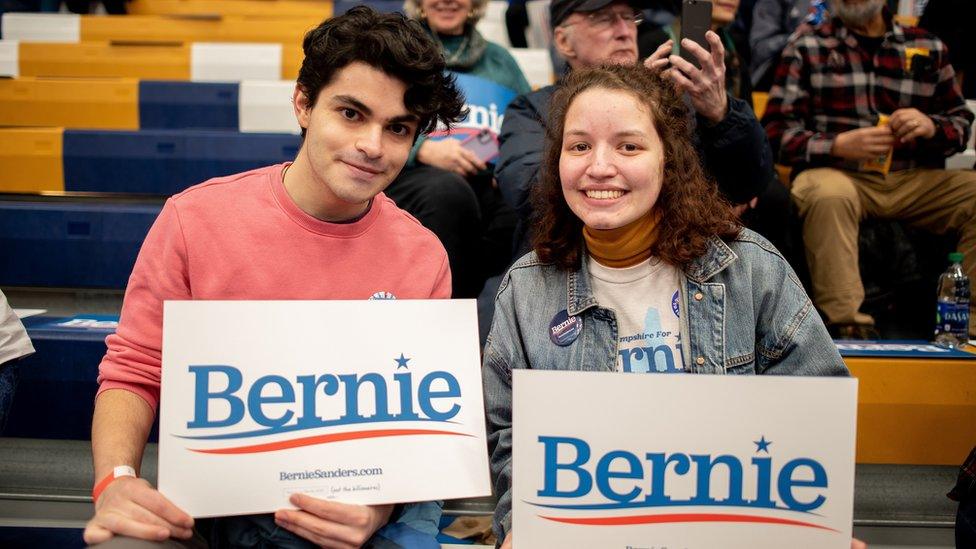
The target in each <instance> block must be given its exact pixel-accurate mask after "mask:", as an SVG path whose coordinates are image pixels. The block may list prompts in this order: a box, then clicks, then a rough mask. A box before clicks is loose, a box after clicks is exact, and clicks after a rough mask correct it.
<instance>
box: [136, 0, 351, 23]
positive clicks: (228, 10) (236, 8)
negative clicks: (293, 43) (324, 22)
mask: <svg viewBox="0 0 976 549" xmlns="http://www.w3.org/2000/svg"><path fill="white" fill-rule="evenodd" d="M127 7H128V11H129V13H130V14H133V15H191V16H214V15H223V16H226V15H249V16H261V17H264V18H268V19H273V18H276V17H301V16H312V17H318V18H319V19H325V18H326V17H329V16H330V15H331V14H332V2H330V1H328V0H130V2H129V3H128V4H127Z"/></svg>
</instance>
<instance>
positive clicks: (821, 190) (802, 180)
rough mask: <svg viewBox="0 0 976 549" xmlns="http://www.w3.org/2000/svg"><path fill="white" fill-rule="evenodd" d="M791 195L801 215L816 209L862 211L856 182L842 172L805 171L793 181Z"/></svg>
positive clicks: (824, 169)
mask: <svg viewBox="0 0 976 549" xmlns="http://www.w3.org/2000/svg"><path fill="white" fill-rule="evenodd" d="M790 195H791V197H792V199H793V201H794V202H795V203H796V205H797V208H798V210H799V212H800V214H801V215H805V214H806V213H807V212H808V211H809V210H810V209H811V208H814V207H828V208H842V209H846V210H850V211H853V212H855V213H858V212H859V211H860V199H859V197H858V194H857V189H856V188H855V186H854V181H853V180H852V179H851V178H850V177H849V176H847V174H845V173H844V172H842V171H840V170H835V169H831V168H816V169H812V170H806V171H803V172H801V173H800V175H798V176H797V177H796V179H795V180H793V186H792V188H791V189H790Z"/></svg>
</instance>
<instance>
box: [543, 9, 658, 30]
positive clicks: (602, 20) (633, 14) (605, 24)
mask: <svg viewBox="0 0 976 549" xmlns="http://www.w3.org/2000/svg"><path fill="white" fill-rule="evenodd" d="M617 20H620V21H623V22H624V23H627V24H632V25H634V26H635V27H636V26H637V25H640V24H641V23H642V22H643V21H644V14H643V13H642V12H640V11H613V10H601V11H594V12H591V13H587V14H586V16H585V21H586V23H587V24H588V25H589V26H590V27H592V28H593V29H594V30H606V29H609V28H610V27H612V26H613V25H614V24H615V23H616V22H617ZM576 23H580V21H574V22H570V23H563V24H562V25H560V26H561V27H569V26H572V25H575V24H576Z"/></svg>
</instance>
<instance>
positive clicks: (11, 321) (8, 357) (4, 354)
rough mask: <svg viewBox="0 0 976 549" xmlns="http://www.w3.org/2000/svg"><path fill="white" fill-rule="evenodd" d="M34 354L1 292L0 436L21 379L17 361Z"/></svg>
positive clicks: (18, 320) (20, 324) (22, 329)
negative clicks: (18, 381)
mask: <svg viewBox="0 0 976 549" xmlns="http://www.w3.org/2000/svg"><path fill="white" fill-rule="evenodd" d="M33 353H34V346H33V345H32V344H31V341H30V338H29V337H27V331H26V330H24V325H23V323H21V321H20V318H18V317H17V315H16V314H15V313H14V311H13V309H11V308H10V305H9V304H8V303H7V296H5V295H3V292H0V436H2V435H3V431H4V428H5V427H6V425H7V414H8V413H9V412H10V405H11V404H12V402H13V398H14V392H15V391H16V390H17V380H18V379H19V378H20V376H19V372H18V365H17V361H18V360H20V359H22V358H24V357H25V356H27V355H30V354H33Z"/></svg>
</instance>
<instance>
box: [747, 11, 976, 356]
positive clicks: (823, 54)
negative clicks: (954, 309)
mask: <svg viewBox="0 0 976 549" xmlns="http://www.w3.org/2000/svg"><path fill="white" fill-rule="evenodd" d="M831 13H832V14H833V17H832V18H831V19H829V20H827V21H825V22H824V23H822V24H821V25H819V26H816V27H811V26H808V25H804V26H802V27H801V28H800V29H799V30H798V31H797V34H796V35H795V36H794V37H793V39H792V40H791V41H790V43H789V44H788V45H787V47H786V49H785V50H784V52H783V57H782V60H781V61H780V64H779V66H778V67H777V69H776V78H775V79H774V82H773V88H772V90H771V92H770V98H769V104H768V105H767V107H766V114H765V117H764V118H763V122H764V123H765V125H766V131H767V133H768V135H769V140H770V143H771V144H772V145H773V147H774V149H775V150H777V151H778V157H779V161H780V162H781V163H783V164H786V165H789V166H791V167H792V168H793V173H794V174H798V175H796V178H795V180H794V181H793V185H792V188H791V194H792V197H793V200H794V202H795V203H796V205H797V207H798V211H799V214H800V216H801V217H802V218H803V242H804V245H805V247H806V255H807V262H808V264H809V267H810V275H811V280H812V283H813V301H814V303H815V304H816V305H817V307H818V308H819V309H820V310H821V312H822V313H823V314H824V316H825V317H826V318H827V321H828V325H829V327H830V329H831V330H832V332H833V334H834V335H835V336H836V337H843V338H869V337H872V336H874V335H875V332H874V330H873V325H874V319H873V318H872V317H871V316H869V315H867V314H864V313H863V312H861V311H860V307H861V305H862V302H863V301H864V287H863V285H862V282H861V277H860V273H859V271H858V247H857V243H858V228H859V222H860V221H861V220H863V219H865V218H868V217H882V218H888V219H900V220H904V221H905V222H907V223H909V224H910V225H913V226H917V227H920V228H923V229H926V230H930V231H933V232H936V233H940V234H942V233H946V232H949V231H953V232H954V231H958V232H959V233H960V239H959V246H958V249H959V250H960V251H961V252H963V254H965V255H964V257H965V259H964V260H963V266H964V268H965V269H966V272H967V273H968V274H969V276H970V277H973V276H974V275H976V173H974V172H973V171H971V170H952V171H947V170H944V169H942V168H943V166H944V162H945V157H946V156H949V155H951V154H953V153H955V152H957V151H961V150H963V149H964V148H965V145H966V140H967V138H968V135H969V131H970V125H971V124H972V121H973V113H971V112H969V111H968V110H967V109H966V105H965V102H964V101H963V99H962V96H961V95H960V92H959V86H958V83H957V82H956V80H955V76H954V73H953V69H952V66H951V65H950V64H949V60H948V56H947V54H946V49H945V46H944V45H943V43H942V42H941V41H940V40H939V39H938V38H936V37H935V36H933V35H931V34H929V33H928V32H926V31H924V30H922V29H918V28H902V27H901V26H899V25H898V24H896V23H894V21H893V20H892V17H891V14H890V12H888V11H887V9H886V8H885V4H884V0H833V1H832V2H831ZM882 116H884V117H886V118H887V121H886V122H885V121H884V119H881V118H880V117H882ZM885 159H887V161H890V167H889V166H886V165H885V161H886V160H885ZM971 307H976V301H974V302H973V304H972V305H971ZM974 323H976V314H972V315H971V320H970V325H969V326H970V327H969V331H970V334H971V335H973V334H974V333H976V330H974V326H976V324H974Z"/></svg>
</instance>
